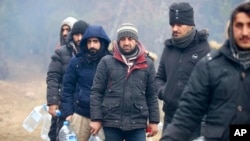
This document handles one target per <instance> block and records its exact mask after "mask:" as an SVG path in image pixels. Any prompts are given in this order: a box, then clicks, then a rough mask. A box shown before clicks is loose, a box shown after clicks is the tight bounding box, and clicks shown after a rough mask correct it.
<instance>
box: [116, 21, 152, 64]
mask: <svg viewBox="0 0 250 141" xmlns="http://www.w3.org/2000/svg"><path fill="white" fill-rule="evenodd" d="M126 36H127V37H131V38H133V39H134V40H135V41H137V42H138V29H137V28H136V27H135V26H134V25H133V24H131V23H124V24H122V25H120V27H119V28H118V29H117V41H120V40H121V39H122V38H123V37H126ZM145 54H146V55H147V56H148V57H150V58H151V59H152V60H153V61H156V60H157V55H156V54H155V53H153V52H151V51H148V50H146V49H145Z"/></svg>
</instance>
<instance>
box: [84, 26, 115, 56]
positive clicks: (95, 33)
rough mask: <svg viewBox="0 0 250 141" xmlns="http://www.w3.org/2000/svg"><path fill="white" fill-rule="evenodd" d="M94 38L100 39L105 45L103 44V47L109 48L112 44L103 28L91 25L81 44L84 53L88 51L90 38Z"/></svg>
mask: <svg viewBox="0 0 250 141" xmlns="http://www.w3.org/2000/svg"><path fill="white" fill-rule="evenodd" d="M92 37H97V38H99V39H100V42H101V43H102V42H103V43H104V44H102V47H104V48H108V45H109V43H110V39H109V37H108V35H107V34H106V32H105V31H104V29H103V28H102V26H100V25H89V27H88V28H87V30H86V32H85V33H84V35H83V38H82V40H81V43H80V50H81V51H82V52H86V51H87V40H88V38H92ZM102 47H101V48H102Z"/></svg>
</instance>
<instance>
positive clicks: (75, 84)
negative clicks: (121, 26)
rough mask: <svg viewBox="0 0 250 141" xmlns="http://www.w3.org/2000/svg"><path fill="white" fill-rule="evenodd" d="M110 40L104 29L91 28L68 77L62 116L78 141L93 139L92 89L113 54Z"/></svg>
mask: <svg viewBox="0 0 250 141" xmlns="http://www.w3.org/2000/svg"><path fill="white" fill-rule="evenodd" d="M109 43H110V39H109V38H108V36H107V34H106V32H105V31H104V29H103V28H102V26H97V25H90V26H89V27H88V29H87V30H86V32H85V34H84V36H83V38H82V41H81V45H80V50H81V52H80V53H79V54H78V55H77V56H76V57H74V58H72V60H71V61H70V63H69V65H68V68H67V71H66V73H65V75H64V81H63V93H62V100H61V102H62V104H61V105H62V114H63V116H65V117H66V120H68V121H70V122H71V123H70V124H71V126H72V128H73V129H74V131H75V132H76V135H77V138H78V141H87V140H88V138H89V137H90V126H89V122H90V89H91V87H92V83H93V79H94V75H95V72H96V68H97V65H98V63H99V61H100V59H101V58H102V57H103V56H105V55H107V54H109V52H108V45H109Z"/></svg>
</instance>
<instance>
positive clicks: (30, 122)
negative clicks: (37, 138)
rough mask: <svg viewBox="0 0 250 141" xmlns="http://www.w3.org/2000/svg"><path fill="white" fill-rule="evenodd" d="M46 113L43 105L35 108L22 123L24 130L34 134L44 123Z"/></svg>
mask: <svg viewBox="0 0 250 141" xmlns="http://www.w3.org/2000/svg"><path fill="white" fill-rule="evenodd" d="M45 113H46V111H45V110H44V108H43V105H40V106H36V107H34V108H33V110H32V111H31V112H30V114H29V115H28V116H27V117H26V118H25V119H24V121H23V123H22V126H23V128H24V129H25V130H27V131H28V132H33V131H34V130H35V129H36V127H37V126H38V125H39V123H40V122H41V121H42V119H43V115H44V114H45Z"/></svg>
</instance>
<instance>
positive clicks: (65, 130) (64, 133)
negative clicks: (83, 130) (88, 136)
mask: <svg viewBox="0 0 250 141" xmlns="http://www.w3.org/2000/svg"><path fill="white" fill-rule="evenodd" d="M59 141H77V137H76V134H75V132H74V131H73V129H72V128H70V125H69V121H64V122H63V127H62V128H61V129H60V131H59Z"/></svg>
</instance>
